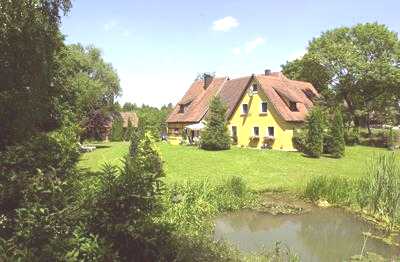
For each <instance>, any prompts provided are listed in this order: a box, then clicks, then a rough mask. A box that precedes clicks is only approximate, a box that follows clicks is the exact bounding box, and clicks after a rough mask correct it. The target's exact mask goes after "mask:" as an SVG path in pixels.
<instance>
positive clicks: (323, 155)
mask: <svg viewBox="0 0 400 262" xmlns="http://www.w3.org/2000/svg"><path fill="white" fill-rule="evenodd" d="M301 156H302V157H305V158H310V159H324V158H330V159H340V158H337V157H334V156H332V155H329V154H322V155H321V156H320V157H313V156H309V155H306V154H304V153H303V154H301Z"/></svg>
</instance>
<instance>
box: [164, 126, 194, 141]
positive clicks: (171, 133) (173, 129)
mask: <svg viewBox="0 0 400 262" xmlns="http://www.w3.org/2000/svg"><path fill="white" fill-rule="evenodd" d="M189 124H190V123H168V125H167V132H168V142H169V143H170V144H172V145H179V142H180V140H181V139H182V132H183V128H184V127H185V126H187V125H189Z"/></svg>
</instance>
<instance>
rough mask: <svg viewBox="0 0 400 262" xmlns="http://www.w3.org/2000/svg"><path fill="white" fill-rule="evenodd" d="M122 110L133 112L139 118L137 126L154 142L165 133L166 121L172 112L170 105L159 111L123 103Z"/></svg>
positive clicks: (149, 107) (145, 106)
mask: <svg viewBox="0 0 400 262" xmlns="http://www.w3.org/2000/svg"><path fill="white" fill-rule="evenodd" d="M123 109H124V110H126V111H135V112H136V113H137V115H138V117H139V126H140V128H142V129H143V130H144V131H149V132H150V133H151V135H152V136H153V137H154V139H155V140H156V141H159V140H160V137H161V135H162V134H165V133H166V132H167V131H166V130H167V126H166V120H167V117H168V115H169V114H170V113H171V112H172V109H173V107H172V104H168V105H166V106H165V105H164V106H162V107H161V108H160V109H159V108H157V107H152V106H148V105H142V106H141V107H138V106H136V105H135V104H132V103H125V104H124V106H123Z"/></svg>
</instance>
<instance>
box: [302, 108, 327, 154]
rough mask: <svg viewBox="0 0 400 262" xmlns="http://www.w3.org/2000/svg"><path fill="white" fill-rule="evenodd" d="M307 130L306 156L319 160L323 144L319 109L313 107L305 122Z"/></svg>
mask: <svg viewBox="0 0 400 262" xmlns="http://www.w3.org/2000/svg"><path fill="white" fill-rule="evenodd" d="M307 129H308V130H307V140H306V141H307V145H306V147H307V149H306V154H307V155H309V156H311V157H315V158H319V157H320V156H321V154H322V152H323V144H324V143H323V142H324V117H323V113H322V110H321V109H320V108H318V107H315V108H313V109H312V110H311V112H310V115H309V116H308V120H307Z"/></svg>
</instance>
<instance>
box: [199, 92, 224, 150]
mask: <svg viewBox="0 0 400 262" xmlns="http://www.w3.org/2000/svg"><path fill="white" fill-rule="evenodd" d="M226 110H227V109H226V106H225V105H224V104H223V102H222V101H221V99H220V98H219V97H214V98H213V99H212V100H211V103H210V108H209V111H208V116H207V118H206V127H205V128H204V130H203V132H201V140H200V145H201V148H203V149H206V150H225V149H229V148H230V144H231V138H230V136H229V134H228V127H227V123H226V119H225V115H226Z"/></svg>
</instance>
